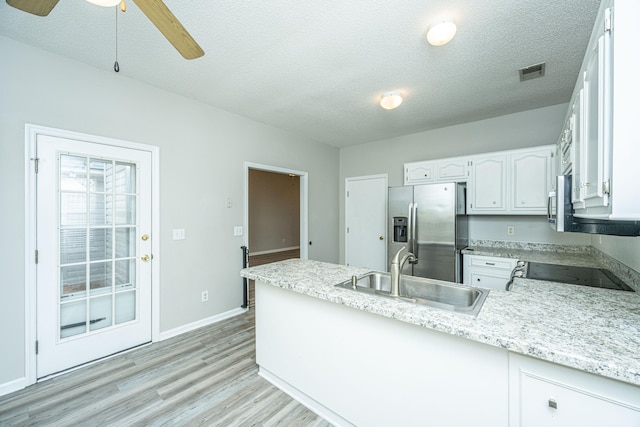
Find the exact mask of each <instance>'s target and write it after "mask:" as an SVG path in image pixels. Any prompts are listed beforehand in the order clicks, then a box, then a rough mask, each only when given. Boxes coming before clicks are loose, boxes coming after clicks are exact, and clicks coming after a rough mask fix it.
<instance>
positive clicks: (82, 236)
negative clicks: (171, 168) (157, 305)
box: [36, 135, 152, 378]
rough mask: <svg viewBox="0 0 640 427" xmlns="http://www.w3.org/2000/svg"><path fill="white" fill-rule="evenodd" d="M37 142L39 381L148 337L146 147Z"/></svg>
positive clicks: (43, 138) (44, 139)
mask: <svg viewBox="0 0 640 427" xmlns="http://www.w3.org/2000/svg"><path fill="white" fill-rule="evenodd" d="M36 144H37V147H36V150H37V156H38V159H39V162H38V163H39V165H38V173H37V196H36V198H37V214H36V223H37V240H38V244H37V247H38V252H37V253H38V260H37V285H36V290H37V313H38V318H37V339H38V353H37V377H38V378H42V377H44V376H47V375H50V374H53V373H56V372H59V371H62V370H65V369H68V368H71V367H74V366H77V365H80V364H83V363H86V362H89V361H92V360H95V359H99V358H101V357H104V356H107V355H110V354H113V353H117V352H119V351H122V350H125V349H128V348H131V347H135V346H137V345H140V344H143V343H146V342H149V341H151V258H152V256H151V252H150V251H151V236H150V230H151V153H150V152H148V151H142V150H136V149H129V148H122V147H115V146H111V145H105V144H98V143H90V142H84V141H77V140H71V139H65V138H58V137H53V136H46V135H39V136H38V138H37V142H36Z"/></svg>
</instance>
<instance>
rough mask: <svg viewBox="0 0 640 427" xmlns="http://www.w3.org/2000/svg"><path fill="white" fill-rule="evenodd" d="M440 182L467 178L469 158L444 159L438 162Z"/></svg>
mask: <svg viewBox="0 0 640 427" xmlns="http://www.w3.org/2000/svg"><path fill="white" fill-rule="evenodd" d="M437 172H438V178H437V179H438V181H439V182H458V181H466V180H467V160H466V159H451V160H446V159H445V160H443V161H440V162H438V164H437Z"/></svg>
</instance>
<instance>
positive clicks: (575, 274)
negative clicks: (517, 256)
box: [524, 262, 634, 292]
mask: <svg viewBox="0 0 640 427" xmlns="http://www.w3.org/2000/svg"><path fill="white" fill-rule="evenodd" d="M524 277H526V278H527V279H539V280H548V281H550V282H561V283H570V284H573V285H582V286H591V287H595V288H605V289H617V290H620V291H631V292H634V290H633V289H631V288H630V287H629V286H627V285H626V284H625V283H624V282H623V281H622V280H620V279H618V278H617V277H616V276H615V275H614V274H613V273H612V272H610V271H609V270H606V269H604V268H592V267H575V266H572V265H558V264H543V263H540V262H528V263H527V268H526V269H525V273H524Z"/></svg>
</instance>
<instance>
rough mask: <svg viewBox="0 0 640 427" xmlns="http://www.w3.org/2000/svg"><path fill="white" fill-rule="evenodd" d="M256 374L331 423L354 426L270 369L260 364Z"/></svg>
mask: <svg viewBox="0 0 640 427" xmlns="http://www.w3.org/2000/svg"><path fill="white" fill-rule="evenodd" d="M258 375H260V376H261V377H262V378H264V379H265V380H267V381H269V382H270V383H271V384H273V385H274V386H276V387H277V388H279V389H280V390H282V391H283V392H285V393H286V394H287V395H289V396H290V397H292V398H293V399H294V400H296V401H297V402H298V403H301V404H302V405H304V406H305V407H307V408H308V409H310V410H311V411H313V412H314V413H315V414H317V415H319V416H321V417H322V418H324V419H325V420H327V421H328V422H329V423H331V424H332V425H334V426H345V427H347V426H354V424H352V423H350V422H349V421H347V420H345V419H344V418H343V417H341V416H340V415H338V414H336V413H335V412H333V411H332V410H331V409H329V408H327V407H326V406H324V405H323V404H322V403H320V402H318V401H317V400H315V399H314V398H312V397H310V396H309V395H308V394H306V393H303V392H302V391H300V390H298V389H297V388H296V387H294V386H292V385H291V384H289V383H288V382H286V381H285V380H283V379H282V378H280V377H279V376H277V375H275V374H274V373H272V372H271V371H269V370H267V369H265V368H263V367H262V366H260V368H259V369H258Z"/></svg>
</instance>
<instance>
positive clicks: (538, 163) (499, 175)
mask: <svg viewBox="0 0 640 427" xmlns="http://www.w3.org/2000/svg"><path fill="white" fill-rule="evenodd" d="M554 151H555V146H553V145H545V146H542V147H536V148H528V149H522V150H510V151H504V152H499V153H493V154H491V155H486V156H478V157H475V158H474V159H473V160H472V162H471V163H472V164H471V174H470V176H471V178H472V179H471V180H470V181H469V186H468V194H467V200H468V206H467V212H468V213H470V214H489V215H492V214H493V215H495V214H502V215H544V214H546V209H547V196H548V194H549V191H550V190H551V177H552V175H553V172H552V168H553V163H552V159H553V153H554Z"/></svg>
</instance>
